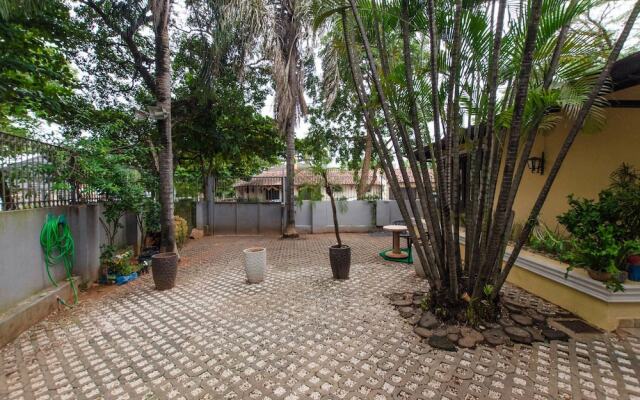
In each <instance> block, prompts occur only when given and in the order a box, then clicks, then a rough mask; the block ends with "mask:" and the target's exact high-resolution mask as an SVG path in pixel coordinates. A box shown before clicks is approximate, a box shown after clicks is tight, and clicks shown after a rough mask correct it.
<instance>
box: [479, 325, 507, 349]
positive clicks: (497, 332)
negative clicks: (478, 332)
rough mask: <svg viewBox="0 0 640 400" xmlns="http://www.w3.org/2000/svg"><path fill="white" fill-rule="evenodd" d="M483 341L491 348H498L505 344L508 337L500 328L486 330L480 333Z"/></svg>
mask: <svg viewBox="0 0 640 400" xmlns="http://www.w3.org/2000/svg"><path fill="white" fill-rule="evenodd" d="M482 336H483V337H484V340H486V342H487V343H489V344H490V345H492V346H499V345H501V344H505V343H506V342H507V340H508V339H509V337H508V336H507V334H506V333H504V331H503V330H502V328H494V329H488V330H486V331H484V332H483V333H482Z"/></svg>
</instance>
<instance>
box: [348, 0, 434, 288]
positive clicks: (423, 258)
mask: <svg viewBox="0 0 640 400" xmlns="http://www.w3.org/2000/svg"><path fill="white" fill-rule="evenodd" d="M352 11H354V12H355V10H353V9H352ZM341 16H342V30H343V35H344V40H345V45H346V49H347V59H348V62H349V68H350V70H351V76H352V78H353V81H354V86H355V89H356V94H357V97H358V103H359V105H360V107H361V109H362V111H363V115H364V118H365V124H366V126H367V132H368V133H369V134H372V142H373V145H374V148H375V150H376V153H377V154H378V156H379V159H380V164H381V166H382V170H383V172H384V174H385V176H386V177H387V180H388V182H389V186H390V188H391V191H392V193H393V195H394V197H395V198H396V199H399V200H400V199H402V198H403V196H402V190H401V188H400V185H399V182H398V177H397V176H396V174H395V173H394V170H393V159H392V157H391V156H390V154H389V150H388V149H387V144H386V142H385V141H384V139H383V137H382V134H381V132H380V130H379V129H378V128H377V127H376V126H375V125H374V122H373V121H374V117H373V116H372V115H370V111H369V108H368V106H367V102H366V100H365V93H366V92H365V88H364V83H363V78H362V73H361V71H360V67H359V66H358V65H356V62H355V54H354V49H353V40H352V39H351V31H350V30H349V27H348V24H347V14H346V12H345V10H344V9H343V10H342V12H341ZM397 203H398V207H399V209H400V214H401V215H402V218H403V219H404V220H405V221H409V220H410V214H409V210H408V209H407V206H406V203H405V202H404V201H398V202H397ZM409 235H410V236H411V238H412V240H413V241H414V243H416V252H417V255H418V258H419V260H420V263H421V265H422V266H425V267H426V269H425V268H423V272H424V274H425V275H426V276H427V278H428V281H429V284H430V285H431V286H432V287H433V288H435V289H437V290H439V289H440V287H441V285H442V283H441V280H440V275H439V272H438V270H437V268H435V267H434V265H433V261H432V260H433V258H432V257H429V254H428V251H426V249H427V247H428V246H427V244H426V243H421V241H419V240H418V239H419V237H418V235H417V233H416V232H415V230H414V229H409Z"/></svg>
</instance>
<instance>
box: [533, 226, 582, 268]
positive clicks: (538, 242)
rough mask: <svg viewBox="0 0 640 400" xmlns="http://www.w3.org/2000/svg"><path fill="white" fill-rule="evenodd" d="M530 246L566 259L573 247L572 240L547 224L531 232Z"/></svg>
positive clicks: (560, 258)
mask: <svg viewBox="0 0 640 400" xmlns="http://www.w3.org/2000/svg"><path fill="white" fill-rule="evenodd" d="M528 246H529V247H530V248H532V249H533V250H536V251H539V252H542V253H545V254H547V255H550V256H552V257H555V258H558V259H559V260H563V261H564V260H566V258H567V253H568V251H569V249H570V248H571V242H570V240H569V239H568V238H565V237H563V236H562V235H561V234H560V233H559V232H558V230H557V229H556V230H554V231H552V230H551V229H549V227H548V226H547V225H545V224H542V225H538V226H536V228H535V229H534V230H533V232H532V233H531V237H530V238H529V242H528Z"/></svg>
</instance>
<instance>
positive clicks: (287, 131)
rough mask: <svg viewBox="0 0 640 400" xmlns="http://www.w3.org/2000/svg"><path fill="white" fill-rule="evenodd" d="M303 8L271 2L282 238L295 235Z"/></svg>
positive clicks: (292, 0) (297, 2)
mask: <svg viewBox="0 0 640 400" xmlns="http://www.w3.org/2000/svg"><path fill="white" fill-rule="evenodd" d="M306 8H307V4H305V0H277V1H275V2H274V4H273V12H274V37H273V48H272V52H273V66H272V68H273V77H274V83H275V114H276V121H277V122H278V128H279V129H280V132H282V135H283V136H284V137H285V139H286V184H285V203H286V211H287V212H286V214H287V219H286V224H285V229H284V235H283V237H285V238H295V237H298V233H297V231H296V220H295V201H294V175H295V156H296V149H295V138H296V132H295V128H296V125H297V123H298V119H299V117H300V116H302V115H306V113H307V103H306V101H305V98H304V82H303V72H302V69H303V65H302V62H303V60H302V54H301V45H302V43H301V37H302V35H303V31H304V29H305V26H304V25H303V24H304V23H305V20H306V18H305V13H306V12H307V9H306Z"/></svg>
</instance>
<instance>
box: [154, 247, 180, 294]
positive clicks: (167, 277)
mask: <svg viewBox="0 0 640 400" xmlns="http://www.w3.org/2000/svg"><path fill="white" fill-rule="evenodd" d="M151 273H152V275H153V282H154V283H155V284H156V290H167V289H171V288H173V287H174V286H175V285H176V275H177V274H178V255H177V254H176V253H158V254H154V255H153V256H152V257H151Z"/></svg>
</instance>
